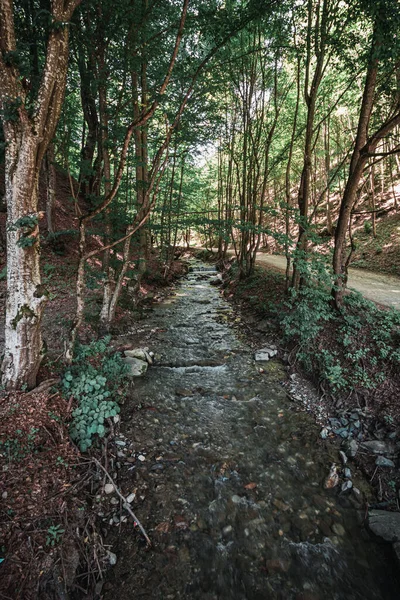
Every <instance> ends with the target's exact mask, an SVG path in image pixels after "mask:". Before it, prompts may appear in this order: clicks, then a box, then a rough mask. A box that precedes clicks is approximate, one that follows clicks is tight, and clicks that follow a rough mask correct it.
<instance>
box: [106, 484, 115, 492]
mask: <svg viewBox="0 0 400 600" xmlns="http://www.w3.org/2000/svg"><path fill="white" fill-rule="evenodd" d="M114 491H115V488H114V486H113V484H112V483H106V485H105V486H104V492H105V493H106V494H112V493H113V492H114Z"/></svg>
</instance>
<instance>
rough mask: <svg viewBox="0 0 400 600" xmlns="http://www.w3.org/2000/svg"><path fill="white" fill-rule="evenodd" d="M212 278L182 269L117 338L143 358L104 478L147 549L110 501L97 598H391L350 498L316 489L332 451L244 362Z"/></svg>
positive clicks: (268, 374)
mask: <svg viewBox="0 0 400 600" xmlns="http://www.w3.org/2000/svg"><path fill="white" fill-rule="evenodd" d="M215 276H216V273H215V271H214V269H213V268H212V267H210V266H208V265H205V264H202V263H199V262H194V263H193V266H192V271H191V273H190V274H189V276H188V277H187V278H186V279H185V280H183V281H182V282H181V284H180V285H179V287H178V288H177V290H176V294H175V295H174V296H171V297H170V298H169V299H168V300H166V301H165V302H164V303H162V304H161V305H160V306H158V307H156V308H155V309H154V310H152V311H151V312H149V316H148V318H147V319H146V320H145V321H144V322H142V323H140V324H139V325H138V327H137V328H135V329H134V330H131V331H129V332H127V333H126V334H125V335H124V336H121V337H120V341H121V343H126V344H128V343H129V344H131V345H132V346H133V347H137V346H147V347H148V348H149V349H150V350H151V351H152V352H154V353H155V364H154V365H153V366H152V367H151V368H150V369H149V370H148V372H147V373H146V375H145V376H144V377H143V378H141V379H136V380H135V384H134V388H133V390H132V395H131V397H130V398H128V399H127V400H126V403H125V406H124V407H123V409H122V426H121V432H120V434H119V436H118V437H117V438H116V440H115V441H114V444H115V446H114V456H115V460H114V462H113V464H112V466H113V469H114V470H115V475H116V476H117V480H118V485H119V487H120V489H122V490H123V492H124V495H125V496H128V495H130V497H131V498H132V507H133V509H134V511H135V513H136V514H137V516H138V517H139V518H140V520H141V522H142V524H143V525H144V527H145V528H146V530H147V533H148V534H149V536H150V538H151V540H152V542H153V547H152V548H151V549H146V548H145V545H144V543H142V541H141V540H140V539H139V537H138V534H137V533H136V529H134V526H133V524H131V523H128V522H126V523H125V522H123V521H125V520H126V518H125V517H123V516H121V515H122V513H121V514H120V512H119V511H120V507H119V502H118V500H117V499H116V498H115V497H114V495H113V494H110V495H109V496H108V497H107V499H106V501H105V503H104V505H103V506H102V507H101V510H99V513H100V515H99V516H100V517H101V518H102V521H103V526H102V527H103V535H104V541H105V544H109V547H110V550H112V553H113V554H115V556H116V565H115V566H114V567H113V568H112V569H111V570H110V573H109V579H108V581H107V582H106V583H105V585H104V587H103V593H104V597H105V598H106V600H108V599H111V598H112V597H114V596H115V594H118V595H119V596H121V597H122V598H130V597H135V598H149V599H150V598H159V599H161V598H162V599H166V598H168V599H170V600H173V599H183V598H185V599H194V600H195V599H202V600H216V599H226V600H228V599H234V600H245V599H246V600H258V599H260V600H261V598H262V599H265V598H271V599H275V598H276V599H282V600H283V599H285V600H291V599H294V600H318V599H321V598H324V597H325V598H326V597H327V598H332V599H335V600H336V599H337V600H341V599H343V600H344V599H346V600H349V599H350V600H351V599H354V600H356V599H363V600H368V599H371V600H374V599H376V600H381V599H388V600H389V599H394V598H397V597H398V593H397V589H396V587H397V582H396V581H395V579H394V565H393V564H392V562H391V558H390V557H389V556H388V555H387V554H386V550H385V547H383V548H381V547H380V546H378V545H377V544H376V543H375V542H373V541H372V539H371V538H370V536H369V535H368V534H367V532H366V531H364V530H363V528H362V527H361V524H362V521H363V519H364V512H363V510H362V503H361V501H360V498H359V497H358V494H357V493H354V492H350V493H339V494H338V492H337V488H334V489H326V488H325V487H324V482H325V480H326V476H327V471H329V466H330V464H331V463H332V462H334V461H335V460H336V461H337V459H338V455H337V449H336V448H335V447H332V449H330V448H329V446H328V447H325V445H323V444H322V442H321V440H320V437H319V428H318V427H317V425H316V424H315V421H314V419H313V418H312V417H311V416H310V415H308V414H306V413H304V412H296V410H294V406H293V403H291V402H290V400H289V399H288V397H287V393H286V391H285V389H284V387H283V385H282V382H283V381H284V380H285V379H286V372H285V370H284V368H283V366H282V364H281V363H280V362H279V361H275V360H270V361H268V362H266V363H265V364H264V365H263V368H261V369H260V363H257V364H256V363H255V362H254V348H252V347H251V345H250V344H249V343H248V341H247V340H246V339H244V337H243V336H241V335H240V334H239V333H238V332H237V331H236V330H235V328H234V327H233V326H232V322H234V315H233V314H232V309H231V307H230V305H229V304H228V303H227V302H226V300H224V299H223V298H222V297H221V296H220V293H219V290H218V289H217V287H214V286H211V285H210V280H213V279H215ZM357 486H359V487H360V486H362V481H361V479H360V481H358V478H357V473H355V474H354V487H356V488H357ZM360 495H361V494H360ZM122 522H123V523H122ZM392 569H393V572H392Z"/></svg>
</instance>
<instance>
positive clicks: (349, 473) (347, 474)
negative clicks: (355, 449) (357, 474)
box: [344, 467, 351, 479]
mask: <svg viewBox="0 0 400 600" xmlns="http://www.w3.org/2000/svg"><path fill="white" fill-rule="evenodd" d="M344 476H345V477H346V479H351V471H350V469H349V468H348V467H346V468H345V470H344Z"/></svg>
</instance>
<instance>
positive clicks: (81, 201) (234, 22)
mask: <svg viewBox="0 0 400 600" xmlns="http://www.w3.org/2000/svg"><path fill="white" fill-rule="evenodd" d="M399 18H400V17H399V7H398V4H397V3H396V2H393V1H392V0H379V2H369V1H368V0H357V1H349V2H341V1H335V0H326V1H323V0H318V1H313V0H307V1H305V2H292V1H290V2H279V3H277V2H273V1H271V2H267V3H265V2H262V3H258V2H256V1H251V2H249V3H243V2H211V3H210V2H190V3H189V2H187V1H186V2H183V3H179V2H169V3H168V4H164V3H163V4H161V3H160V2H157V1H153V2H150V1H149V0H132V1H130V2H125V1H121V2H118V3H117V4H116V3H115V2H112V3H111V2H100V3H97V2H92V1H85V2H82V3H80V2H78V1H76V0H75V1H74V2H72V1H71V2H69V3H67V5H66V6H65V5H64V4H63V3H61V2H57V1H55V2H52V3H50V4H48V3H47V2H35V1H30V0H29V1H28V0H27V2H21V3H17V4H15V5H14V6H13V5H12V3H11V2H9V1H6V0H3V1H2V3H1V42H0V43H1V62H0V73H1V84H0V94H1V96H0V98H1V106H2V113H1V115H2V116H1V122H2V128H1V134H0V135H1V139H2V142H1V157H0V160H1V163H2V165H3V167H2V179H3V178H4V181H5V184H2V185H4V188H3V196H4V200H3V202H4V209H3V210H5V211H7V226H6V228H5V229H6V231H5V230H4V226H3V232H2V244H3V249H4V250H5V248H6V246H7V288H8V295H7V298H8V300H7V317H6V335H5V358H4V362H3V371H4V375H3V379H4V383H5V385H6V386H7V387H11V388H12V387H14V388H15V387H17V388H18V387H21V386H22V385H28V387H32V386H33V385H34V382H35V379H36V375H37V371H38V368H39V364H40V359H41V353H42V340H41V322H42V314H43V311H44V310H45V306H46V304H47V300H48V294H47V292H46V290H45V286H42V280H41V277H42V275H41V274H40V269H42V271H43V260H41V252H40V247H41V246H43V247H48V248H52V249H53V251H55V252H59V253H63V252H65V253H66V254H67V255H68V256H71V257H73V261H74V263H76V270H75V272H76V274H75V276H76V277H77V285H76V302H77V307H76V314H75V317H74V324H73V327H72V330H71V334H70V341H69V343H68V348H67V350H66V356H67V358H68V360H71V357H72V354H73V348H74V344H75V341H76V338H77V335H78V332H79V329H80V328H81V326H82V322H83V314H84V304H85V287H86V282H87V277H88V274H89V273H90V277H91V278H95V279H96V280H97V281H98V282H100V283H101V285H102V286H103V288H104V293H103V301H102V306H101V308H100V311H99V321H100V328H101V329H102V330H104V331H106V330H108V329H109V328H110V326H111V324H112V322H113V320H114V318H115V311H116V307H117V305H118V300H119V298H120V294H121V292H122V291H124V290H125V289H129V290H130V292H131V294H132V298H133V299H135V297H137V296H138V294H140V282H141V278H142V276H143V274H144V273H145V272H146V270H147V269H148V264H149V263H148V261H149V257H150V254H151V252H152V250H153V249H156V250H157V252H158V253H159V255H160V257H161V260H162V261H163V265H164V266H163V270H164V273H165V275H166V274H167V273H168V271H169V269H170V267H171V263H172V260H173V257H174V250H175V247H176V246H178V245H189V244H190V243H191V242H192V241H196V243H203V244H206V245H207V246H208V247H214V248H217V249H218V253H219V256H220V257H221V258H223V257H224V256H225V255H226V252H227V249H228V247H230V246H233V249H234V252H235V256H236V260H237V264H238V268H239V271H238V277H239V278H242V277H246V276H248V275H250V274H251V273H252V271H253V269H254V264H255V256H256V252H257V250H259V249H260V248H268V249H270V250H272V251H275V252H279V253H283V254H285V255H286V257H287V264H288V269H287V288H291V289H294V290H299V289H300V287H301V286H304V285H306V283H307V281H310V279H311V280H312V278H313V277H314V276H315V269H317V271H318V270H319V271H318V272H319V273H320V274H319V275H318V277H321V273H323V277H324V278H328V281H326V284H327V285H330V286H331V287H332V290H333V291H332V297H333V299H334V302H335V304H336V306H337V307H339V306H340V304H341V302H342V294H343V288H344V286H345V284H346V279H347V269H348V265H349V264H350V262H351V260H352V259H353V258H354V256H356V258H357V260H358V264H359V265H362V264H363V261H364V264H365V263H367V264H368V265H370V264H371V252H370V250H371V249H372V248H373V249H374V251H375V254H376V263H377V264H378V265H379V266H380V268H381V267H382V268H384V269H385V270H386V271H388V270H391V269H392V270H393V271H394V270H396V269H397V266H398V264H399V263H398V253H397V243H396V238H397V234H398V229H397V210H398V204H399V200H398V195H399V187H398V184H399V170H400V161H399V156H398V150H399V125H400V110H399V108H400V104H399V102H400V87H399V85H400V84H399V44H400V41H399ZM61 189H62V190H63V191H62V192H61ZM6 238H7V243H6ZM364 246H366V247H367V248H368V252H364ZM360 249H361V250H360ZM357 253H358V254H357ZM365 256H368V258H367V260H366V259H365ZM368 261H369V262H368ZM322 263H323V265H324V266H323V267H321V264H322ZM292 266H293V274H291V267H292ZM321 269H322V271H321ZM3 276H4V277H5V271H3ZM71 283H72V282H71Z"/></svg>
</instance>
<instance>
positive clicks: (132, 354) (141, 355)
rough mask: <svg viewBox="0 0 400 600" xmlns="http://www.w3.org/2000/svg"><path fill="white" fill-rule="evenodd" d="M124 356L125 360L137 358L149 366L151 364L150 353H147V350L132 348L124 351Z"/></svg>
mask: <svg viewBox="0 0 400 600" xmlns="http://www.w3.org/2000/svg"><path fill="white" fill-rule="evenodd" d="M124 354H125V357H126V358H138V359H139V360H143V361H144V362H148V363H149V364H150V365H151V364H153V359H152V357H151V356H150V353H149V352H148V351H147V348H134V349H133V350H125V352H124Z"/></svg>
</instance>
